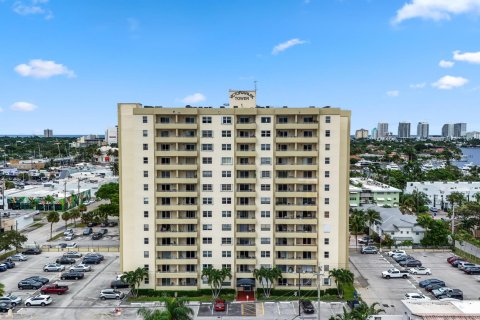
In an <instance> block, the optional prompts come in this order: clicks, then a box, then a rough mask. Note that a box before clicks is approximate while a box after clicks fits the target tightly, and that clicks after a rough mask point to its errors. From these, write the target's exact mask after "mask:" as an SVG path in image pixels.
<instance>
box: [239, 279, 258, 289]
mask: <svg viewBox="0 0 480 320" xmlns="http://www.w3.org/2000/svg"><path fill="white" fill-rule="evenodd" d="M254 286H255V279H250V278H243V279H237V287H254Z"/></svg>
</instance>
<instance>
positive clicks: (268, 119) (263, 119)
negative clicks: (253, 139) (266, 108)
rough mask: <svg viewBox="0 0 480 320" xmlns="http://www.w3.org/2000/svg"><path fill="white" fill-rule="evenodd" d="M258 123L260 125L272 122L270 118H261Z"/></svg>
mask: <svg viewBox="0 0 480 320" xmlns="http://www.w3.org/2000/svg"><path fill="white" fill-rule="evenodd" d="M260 122H261V123H271V122H272V118H270V117H261V118H260Z"/></svg>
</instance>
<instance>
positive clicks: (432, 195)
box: [405, 181, 480, 209]
mask: <svg viewBox="0 0 480 320" xmlns="http://www.w3.org/2000/svg"><path fill="white" fill-rule="evenodd" d="M413 191H419V192H423V193H425V194H426V195H427V197H428V199H429V200H430V204H429V206H430V207H435V208H438V209H447V208H449V207H450V203H449V202H448V201H447V196H449V195H450V194H451V193H452V192H460V193H462V194H463V195H464V196H465V199H467V200H468V201H471V200H474V199H475V194H476V193H480V182H476V181H456V182H443V181H434V182H427V181H425V182H423V181H422V182H407V187H406V189H405V193H407V194H411V193H413Z"/></svg>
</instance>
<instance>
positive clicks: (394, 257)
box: [393, 255, 415, 262]
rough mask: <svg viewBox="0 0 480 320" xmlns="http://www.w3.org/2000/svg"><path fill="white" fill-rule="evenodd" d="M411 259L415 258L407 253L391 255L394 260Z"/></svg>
mask: <svg viewBox="0 0 480 320" xmlns="http://www.w3.org/2000/svg"><path fill="white" fill-rule="evenodd" d="M411 259H415V258H414V257H412V256H408V255H398V256H393V260H395V261H396V262H400V261H403V260H411Z"/></svg>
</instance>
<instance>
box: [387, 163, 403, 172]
mask: <svg viewBox="0 0 480 320" xmlns="http://www.w3.org/2000/svg"><path fill="white" fill-rule="evenodd" d="M385 169H387V170H400V167H399V166H398V164H396V163H395V162H390V163H389V164H387V166H386V167H385Z"/></svg>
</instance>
